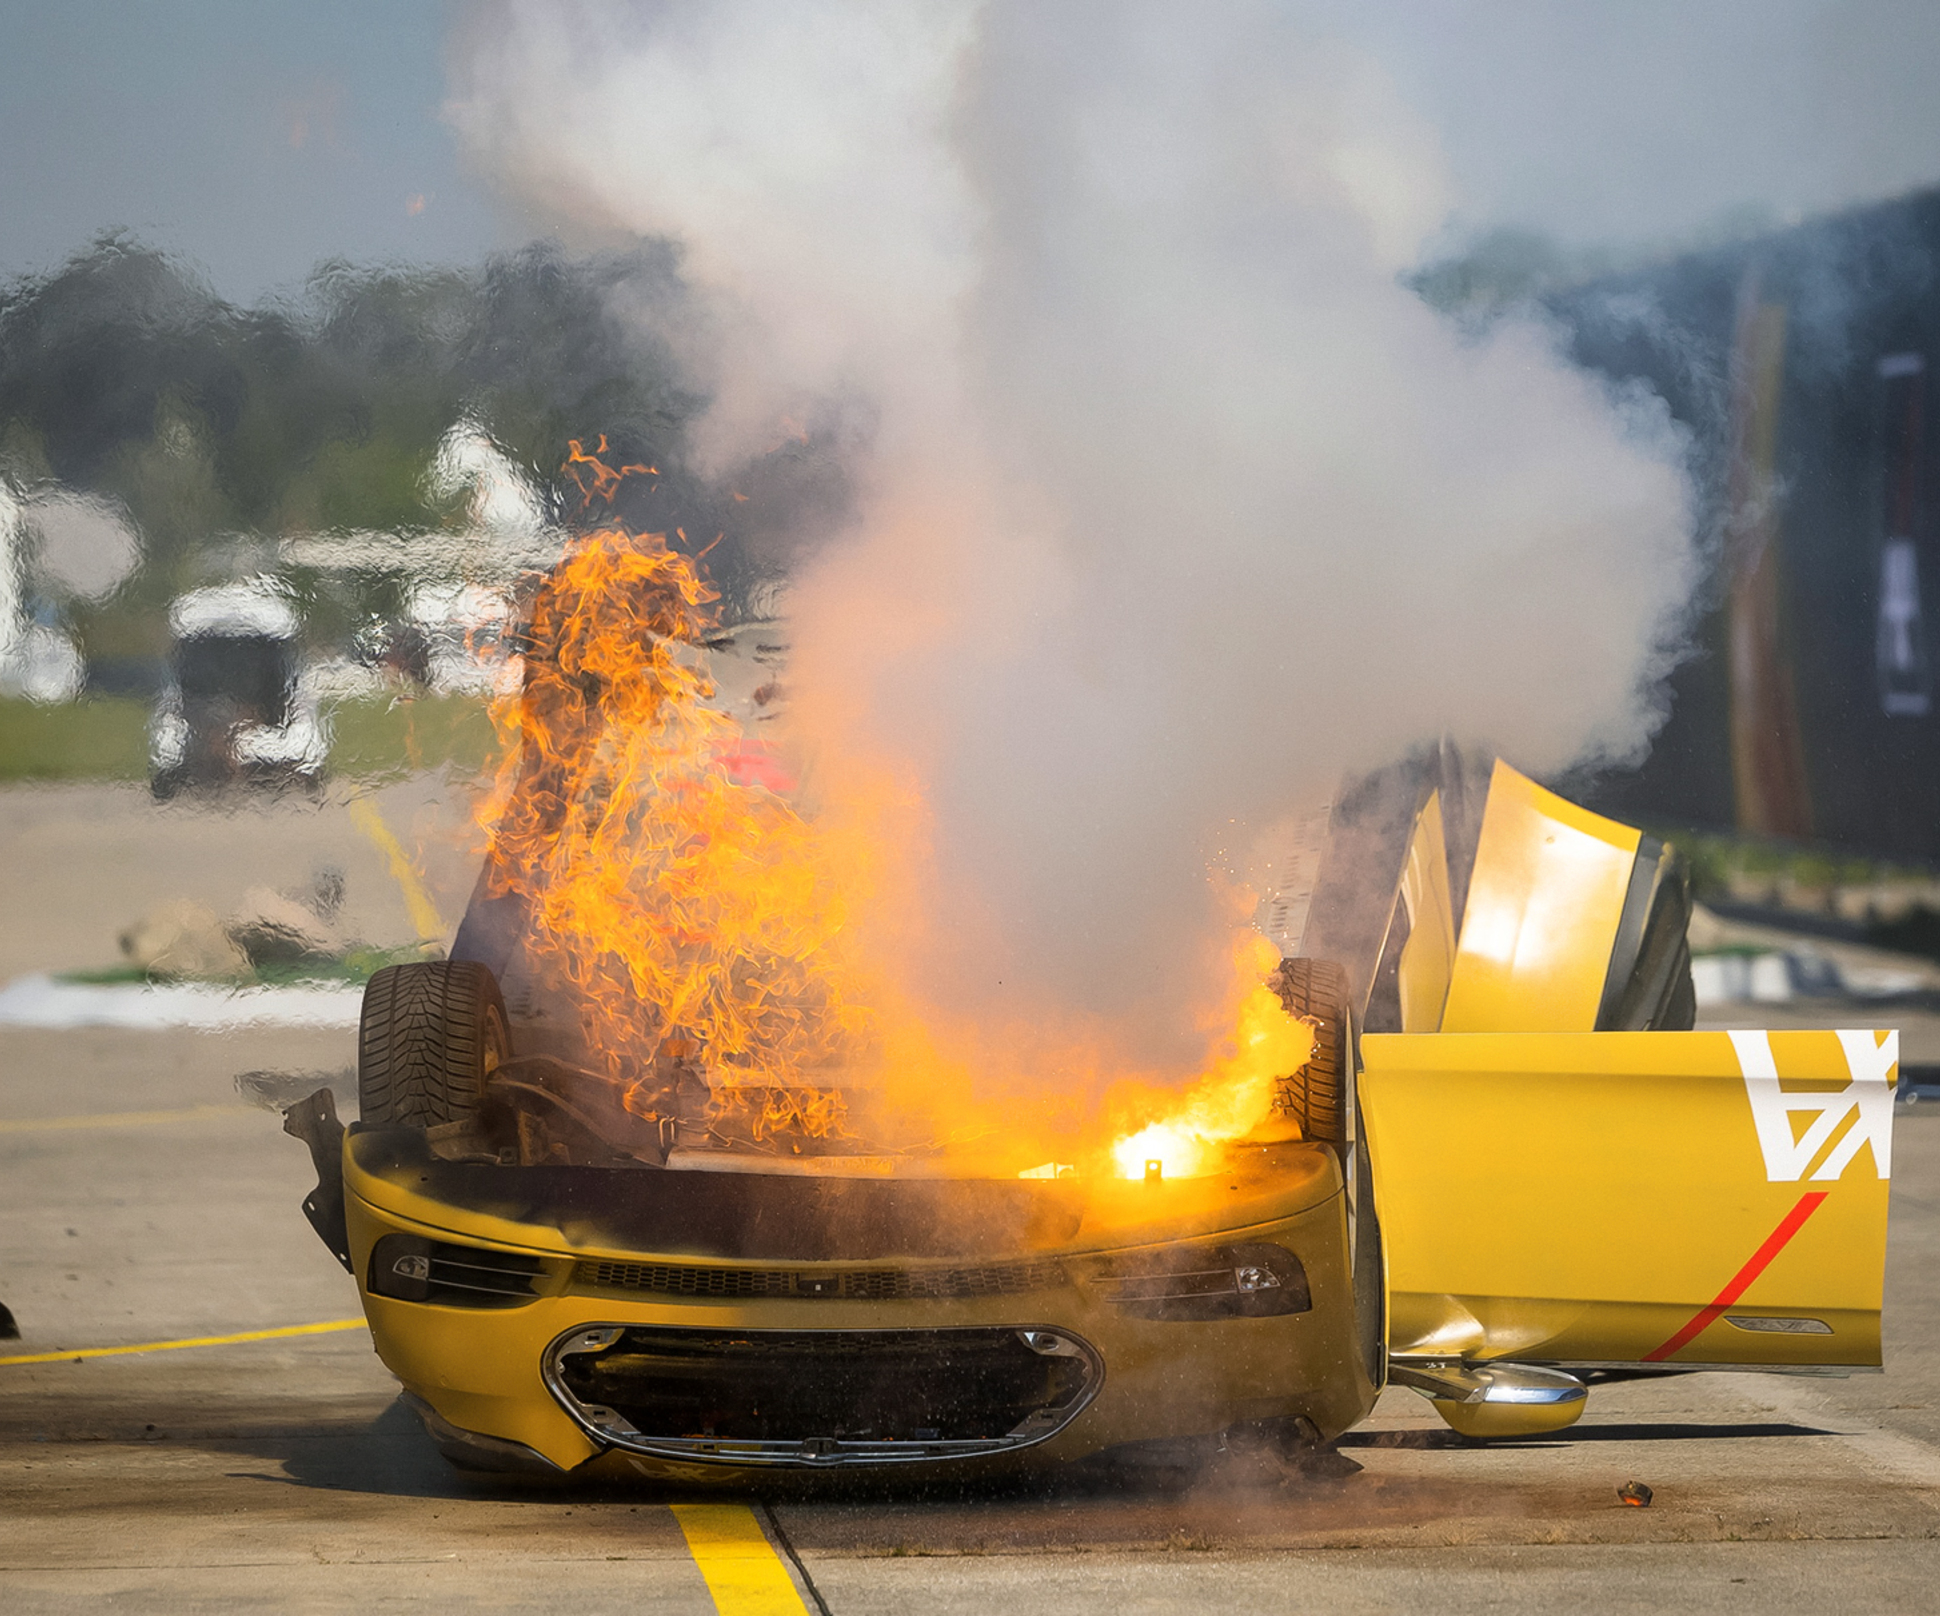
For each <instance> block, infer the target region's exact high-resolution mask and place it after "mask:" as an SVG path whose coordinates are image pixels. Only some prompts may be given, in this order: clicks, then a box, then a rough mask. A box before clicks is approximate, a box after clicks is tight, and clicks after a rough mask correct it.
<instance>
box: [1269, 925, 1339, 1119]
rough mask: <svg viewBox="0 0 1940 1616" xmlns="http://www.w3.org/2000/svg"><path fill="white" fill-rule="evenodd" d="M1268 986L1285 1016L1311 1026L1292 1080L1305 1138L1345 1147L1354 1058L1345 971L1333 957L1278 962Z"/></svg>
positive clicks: (1294, 1099)
mask: <svg viewBox="0 0 1940 1616" xmlns="http://www.w3.org/2000/svg"><path fill="white" fill-rule="evenodd" d="M1273 986H1274V988H1275V990H1276V991H1277V992H1278V993H1279V995H1280V1002H1281V1003H1282V1004H1284V1005H1285V1006H1286V1007H1287V1014H1288V1015H1290V1016H1300V1017H1303V1018H1305V1019H1307V1020H1310V1021H1311V1022H1312V1023H1313V1024H1314V1052H1313V1053H1312V1054H1311V1055H1309V1056H1308V1057H1307V1064H1306V1065H1305V1066H1303V1067H1302V1068H1301V1069H1300V1070H1299V1071H1298V1072H1296V1073H1295V1074H1294V1075H1293V1077H1292V1079H1291V1086H1292V1090H1293V1093H1292V1100H1293V1105H1292V1110H1293V1112H1294V1116H1295V1119H1296V1120H1297V1121H1298V1122H1299V1124H1300V1132H1301V1135H1302V1136H1303V1137H1304V1138H1308V1139H1318V1140H1320V1141H1322V1142H1323V1143H1325V1144H1330V1145H1334V1146H1336V1147H1339V1148H1342V1149H1343V1150H1344V1149H1345V1147H1346V1145H1347V1144H1348V1125H1347V1124H1348V1083H1349V1075H1348V1074H1349V1072H1350V1071H1351V1069H1352V1068H1351V1063H1352V1061H1353V1053H1354V1051H1353V1025H1352V1014H1351V1012H1350V1011H1349V1009H1348V994H1347V972H1346V971H1345V970H1343V969H1342V968H1341V967H1340V966H1339V965H1336V964H1335V963H1334V962H1333V961H1332V960H1317V959H1286V960H1282V961H1280V970H1279V974H1278V975H1277V976H1276V977H1275V978H1274V982H1273Z"/></svg>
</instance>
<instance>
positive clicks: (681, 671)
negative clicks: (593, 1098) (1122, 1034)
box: [485, 439, 1313, 1178]
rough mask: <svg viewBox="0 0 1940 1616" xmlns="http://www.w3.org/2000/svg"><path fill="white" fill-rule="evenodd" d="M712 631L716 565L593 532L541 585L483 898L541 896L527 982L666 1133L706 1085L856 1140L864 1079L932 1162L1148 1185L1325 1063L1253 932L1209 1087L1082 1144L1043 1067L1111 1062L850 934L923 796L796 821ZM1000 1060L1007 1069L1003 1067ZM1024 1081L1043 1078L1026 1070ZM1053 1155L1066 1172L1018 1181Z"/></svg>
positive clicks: (739, 1118)
mask: <svg viewBox="0 0 1940 1616" xmlns="http://www.w3.org/2000/svg"><path fill="white" fill-rule="evenodd" d="M605 450H606V443H605V440H604V439H601V440H600V442H599V444H598V446H597V447H596V448H595V449H594V450H593V451H590V452H589V451H587V450H585V449H584V448H583V447H582V446H581V445H580V444H579V443H577V442H575V443H574V444H573V446H572V455H571V458H570V459H569V460H568V462H567V465H566V468H565V469H566V471H567V473H568V475H570V476H572V477H574V478H575V480H576V481H577V482H578V484H579V487H580V489H581V492H582V494H583V496H584V500H585V508H586V509H587V510H588V511H595V510H596V505H595V502H596V501H597V502H604V503H605V504H606V505H607V506H609V507H610V505H611V502H612V500H613V498H614V495H615V493H616V492H617V490H618V489H619V487H620V486H621V484H622V483H623V482H624V480H625V479H626V478H627V477H628V476H638V475H648V476H651V475H654V474H655V473H654V472H653V470H652V468H650V467H632V466H625V467H620V468H619V469H617V470H614V469H612V468H610V467H609V466H607V464H606V463H605V461H604V460H603V459H602V458H601V456H602V455H603V454H604V452H605ZM704 553H705V552H703V554H704ZM719 629H720V619H719V611H718V596H717V595H716V592H715V591H714V589H713V587H712V586H711V584H710V583H709V582H708V580H707V577H706V574H705V572H704V570H703V569H702V567H701V565H700V558H699V557H697V556H693V555H690V554H688V553H687V552H685V551H684V550H682V549H679V548H675V547H672V546H670V545H669V544H668V543H667V541H666V538H665V536H664V535H660V534H639V533H633V532H629V531H627V530H626V529H625V528H624V527H623V526H621V525H620V524H618V523H617V522H609V523H606V524H604V525H599V526H596V527H595V528H594V529H593V531H590V532H588V533H586V534H584V535H583V536H582V537H580V538H578V539H576V540H575V541H574V543H573V544H572V545H571V547H570V548H569V550H568V552H567V554H566V555H565V556H564V557H563V558H562V560H561V561H560V562H559V564H558V565H557V566H556V567H555V568H554V569H553V570H552V572H551V573H550V574H549V575H548V576H547V577H546V579H545V580H544V582H543V583H542V585H541V586H540V588H539V590H538V592H537V594H536V596H535V598H534V600H533V604H532V611H531V622H530V628H529V632H528V635H527V643H528V649H527V651H526V655H525V659H524V667H525V674H524V688H523V691H522V692H521V693H520V695H519V696H518V697H517V698H516V699H515V700H510V701H508V702H506V703H505V704H504V705H503V706H502V708H501V710H500V711H499V713H498V715H497V716H498V718H499V721H500V724H501V728H502V729H503V730H504V731H505V732H506V737H507V739H508V740H509V741H513V742H515V743H516V744H515V745H511V746H508V748H507V757H508V762H507V764H506V765H505V769H504V771H503V773H502V774H501V777H500V779H499V781H498V783H497V789H496V790H495V792H494V793H493V796H492V799H491V803H490V806H489V809H488V812H487V820H488V834H489V845H490V849H491V857H490V859H489V862H488V865H487V870H488V878H487V883H486V888H485V891H486V894H487V896H494V895H501V894H510V895H516V896H517V897H518V898H519V899H521V900H522V901H523V904H524V906H525V911H526V916H527V924H526V928H525V935H526V938H527V941H526V945H525V958H526V962H527V965H528V967H529V968H530V969H531V970H532V971H533V973H534V975H535V977H537V978H539V979H541V980H542V981H543V982H546V983H550V984H554V985H557V986H560V987H562V988H564V989H566V990H568V992H569V994H570V997H571V999H572V1001H573V1003H574V1004H575V1005H577V1006H578V1008H579V1011H580V1017H581V1022H582V1026H583V1030H584V1033H585V1043H586V1047H587V1049H588V1051H589V1053H590V1055H591V1058H592V1059H593V1060H594V1061H596V1062H597V1063H598V1066H599V1068H600V1070H599V1071H597V1072H596V1073H595V1074H594V1075H595V1076H596V1077H603V1078H604V1080H605V1081H606V1082H608V1083H610V1084H611V1085H612V1090H613V1093H614V1094H615V1095H616V1096H617V1098H618V1100H619V1103H620V1105H621V1106H622V1107H623V1108H624V1112H625V1113H630V1114H631V1115H632V1116H633V1117H635V1118H638V1119H641V1121H642V1122H643V1123H649V1124H660V1123H664V1122H666V1121H667V1120H669V1119H671V1118H673V1117H674V1116H676V1115H677V1114H679V1112H680V1110H681V1105H680V1098H679V1097H680V1095H681V1094H682V1093H683V1092H686V1093H688V1094H690V1095H691V1093H692V1092H693V1089H692V1085H693V1084H694V1083H696V1082H701V1083H704V1084H705V1085H706V1090H707V1094H708V1102H707V1103H708V1108H709V1115H710V1116H711V1117H713V1118H716V1119H725V1118H728V1117H733V1118H734V1119H735V1120H736V1123H737V1125H738V1126H739V1127H740V1128H743V1129H745V1131H746V1132H747V1133H748V1134H749V1135H751V1136H752V1137H753V1138H754V1139H755V1140H762V1139H764V1138H772V1137H773V1136H776V1135H781V1134H785V1135H788V1136H790V1137H797V1136H806V1137H828V1136H831V1135H834V1136H842V1135H845V1134H846V1133H848V1132H849V1123H850V1116H849V1102H848V1100H847V1098H846V1097H845V1095H846V1092H847V1089H846V1088H845V1084H848V1085H850V1086H853V1080H854V1079H855V1078H856V1077H857V1076H858V1074H864V1075H873V1076H874V1077H875V1078H876V1079H878V1080H880V1083H881V1086H883V1087H885V1088H886V1090H887V1091H889V1094H890V1098H891V1100H892V1101H893V1102H894V1104H895V1105H897V1106H900V1107H901V1109H902V1110H903V1112H905V1113H906V1114H907V1115H909V1116H913V1117H918V1118H920V1119H922V1121H923V1125H924V1126H927V1127H929V1128H930V1130H931V1131H930V1135H929V1137H930V1139H931V1142H932V1145H933V1146H935V1147H936V1148H945V1147H947V1148H952V1149H955V1150H957V1151H958V1153H959V1154H960V1155H963V1156H965V1157H966V1158H967V1157H977V1158H978V1159H980V1160H984V1161H991V1158H992V1153H993V1152H995V1154H996V1155H997V1156H1000V1157H1001V1156H1003V1155H1005V1154H1006V1153H1008V1159H1009V1165H1008V1167H1002V1166H997V1165H995V1164H994V1162H993V1163H992V1165H993V1168H994V1170H998V1171H1005V1172H1009V1173H1018V1172H1019V1171H1020V1170H1021V1171H1022V1173H1023V1174H1024V1175H1025V1176H1032V1175H1036V1176H1064V1175H1066V1174H1068V1173H1069V1172H1071V1171H1072V1164H1075V1165H1076V1166H1077V1170H1078V1171H1080V1172H1082V1173H1090V1174H1106V1175H1108V1174H1113V1173H1116V1174H1120V1175H1123V1176H1127V1177H1133V1178H1138V1177H1143V1176H1146V1171H1147V1163H1148V1162H1158V1163H1160V1164H1161V1166H1160V1172H1161V1174H1162V1176H1164V1177H1167V1178H1179V1177H1191V1176H1195V1175H1199V1174H1203V1173H1208V1172H1213V1171H1216V1170H1218V1167H1219V1164H1220V1159H1221V1156H1222V1153H1223V1151H1224V1150H1225V1148H1226V1146H1227V1145H1228V1144H1230V1143H1231V1142H1232V1141H1234V1140H1236V1139H1240V1138H1242V1137H1245V1136H1247V1135H1249V1134H1251V1133H1254V1132H1255V1131H1256V1130H1257V1129H1258V1128H1259V1127H1260V1126H1261V1124H1262V1123H1266V1122H1269V1121H1270V1120H1271V1119H1272V1116H1273V1111H1274V1099H1275V1083H1276V1080H1279V1079H1283V1078H1285V1077H1287V1076H1288V1075H1289V1074H1291V1073H1294V1072H1296V1071H1298V1070H1299V1068H1300V1066H1301V1065H1302V1064H1303V1063H1304V1062H1305V1061H1306V1060H1307V1058H1308V1055H1309V1054H1310V1052H1311V1049H1312V1043H1313V1028H1312V1027H1311V1026H1308V1025H1306V1024H1304V1023H1302V1022H1301V1021H1299V1020H1297V1019H1295V1018H1294V1017H1292V1016H1291V1015H1289V1014H1288V1012H1287V1011H1286V1009H1285V1008H1284V1007H1283V1006H1282V1004H1281V1002H1280V1000H1279V998H1278V996H1277V995H1276V994H1275V993H1274V992H1273V991H1272V989H1271V988H1269V987H1267V986H1266V985H1264V984H1265V980H1266V978H1267V976H1268V974H1269V972H1270V971H1271V970H1272V968H1273V967H1274V966H1275V965H1277V963H1278V954H1277V952H1276V951H1275V950H1274V949H1273V948H1272V946H1271V945H1270V944H1268V943H1267V942H1266V941H1265V939H1264V938H1262V937H1260V936H1259V934H1258V933H1256V932H1248V933H1246V934H1245V937H1244V940H1243V941H1242V942H1240V944H1239V945H1238V946H1237V947H1236V948H1235V949H1234V951H1233V953H1232V956H1231V968H1230V971H1229V973H1228V980H1229V987H1228V991H1227V996H1226V1002H1225V1003H1223V1004H1222V1005H1220V1006H1218V1007H1216V1008H1215V1013H1214V1015H1213V1016H1212V1018H1211V1020H1210V1022H1209V1025H1210V1027H1211V1029H1212V1032H1213V1034H1214V1037H1213V1040H1212V1041H1213V1043H1214V1048H1213V1051H1212V1053H1211V1055H1210V1056H1209V1058H1208V1060H1207V1062H1206V1063H1205V1066H1204V1069H1203V1071H1202V1074H1201V1075H1200V1077H1199V1078H1198V1080H1197V1081H1196V1082H1194V1083H1193V1084H1192V1085H1191V1086H1190V1087H1189V1088H1188V1089H1186V1090H1185V1091H1184V1092H1183V1093H1181V1092H1180V1091H1179V1090H1178V1089H1177V1087H1176V1086H1166V1085H1164V1084H1162V1083H1160V1082H1158V1081H1156V1079H1155V1078H1153V1077H1151V1076H1150V1075H1146V1076H1138V1075H1126V1074H1119V1075H1118V1081H1117V1083H1116V1084H1115V1085H1114V1086H1112V1087H1110V1089H1109V1092H1108V1093H1107V1094H1106V1097H1105V1103H1104V1105H1103V1108H1102V1111H1093V1113H1092V1115H1091V1117H1090V1120H1089V1122H1088V1123H1087V1124H1085V1125H1083V1126H1082V1128H1081V1130H1080V1131H1081V1132H1084V1133H1088V1134H1089V1136H1090V1137H1091V1139H1092V1140H1093V1141H1094V1143H1092V1144H1090V1145H1087V1144H1086V1143H1085V1142H1084V1140H1083V1139H1082V1138H1074V1137H1073V1136H1072V1130H1071V1126H1070V1121H1071V1119H1070V1116H1069V1114H1068V1112H1067V1113H1065V1114H1063V1115H1061V1114H1060V1110H1059V1108H1060V1105H1061V1104H1062V1103H1064V1101H1065V1100H1066V1099H1067V1098H1068V1097H1067V1096H1060V1095H1057V1094H1051V1093H1047V1092H1046V1089H1047V1087H1048V1086H1049V1085H1047V1083H1046V1082H1045V1080H1044V1073H1045V1072H1048V1071H1057V1072H1062V1073H1067V1074H1080V1075H1081V1076H1083V1077H1086V1078H1087V1079H1089V1078H1095V1077H1097V1076H1098V1075H1099V1071H1098V1069H1099V1067H1100V1065H1101V1064H1102V1057H1101V1056H1100V1055H1099V1054H1098V1053H1097V1051H1096V1050H1095V1049H1092V1048H1089V1047H1083V1045H1082V1040H1077V1039H1075V1038H1074V1039H1067V1040H1065V1042H1064V1043H1063V1044H1060V1042H1059V1039H1058V1036H1057V1035H1056V1034H1055V1033H1046V1032H1044V1031H1043V1030H1042V1029H1030V1030H1028V1031H1026V1030H1024V1029H1003V1030H1001V1036H997V1037H992V1036H991V1031H990V1029H975V1030H971V1029H964V1028H960V1027H952V1026H949V1025H948V1024H947V1018H946V1017H945V1016H943V1015H942V1014H940V1013H937V1012H930V1013H928V1014H926V1013H925V1012H924V1011H923V1010H920V1009H918V1008H917V1007H915V1006H913V1005H912V1004H910V1003H909V1002H908V1001H906V1000H904V999H903V998H902V997H901V996H900V995H899V992H898V989H897V987H896V981H895V972H894V970H893V968H892V967H885V966H884V964H883V962H882V961H881V960H880V959H877V960H873V961H872V960H871V959H868V958H865V957H864V954H865V953H866V952H867V950H866V949H863V948H861V947H859V946H858V942H857V939H858V937H859V936H863V935H866V934H868V932H869V928H868V926H867V925H858V924H857V921H858V919H859V917H862V916H863V915H864V913H865V912H866V911H868V910H869V908H870V905H871V903H872V901H873V900H875V899H877V898H879V897H881V896H882V894H881V893H880V892H879V891H878V890H877V889H878V887H879V886H880V884H881V883H882V881H883V880H884V874H885V862H884V860H883V859H882V857H881V856H880V855H881V851H882V849H883V848H884V847H885V846H886V845H891V844H893V843H895V842H896V841H897V840H898V838H899V837H900V839H901V841H903V842H904V843H907V842H908V841H909V840H910V839H911V835H912V831H911V827H913V826H916V825H919V824H920V821H921V803H920V800H919V799H918V796H917V794H915V793H913V792H912V791H911V790H910V788H909V786H908V783H907V782H906V781H903V780H901V779H900V778H899V777H892V776H891V775H890V774H889V773H887V772H885V774H884V776H883V778H881V779H877V780H866V781H862V782H858V781H857V780H853V779H851V780H846V781H845V782H844V786H845V790H846V791H847V792H848V793H849V795H848V797H847V798H845V808H847V809H850V810H853V809H854V807H855V800H856V793H857V792H858V791H862V792H864V794H865V795H866V794H867V793H870V792H873V794H874V795H873V797H872V798H871V801H870V805H869V807H868V810H867V811H865V812H861V813H856V812H853V811H849V812H844V813H840V814H831V815H824V816H821V817H820V818H819V819H818V818H817V817H816V816H812V815H809V814H806V813H804V812H803V811H802V810H801V809H800V808H799V807H798V806H797V805H796V802H797V797H798V790H797V782H798V779H799V772H800V771H799V768H798V765H797V762H796V760H794V759H792V758H791V757H789V756H788V755H787V753H786V749H785V747H779V746H777V745H776V744H775V743H773V742H771V741H769V740H767V739H766V738H765V737H764V738H756V737H751V736H749V735H747V734H745V733H744V732H743V730H742V727H741V725H740V723H739V722H738V721H737V720H736V719H735V718H734V717H732V716H731V715H729V714H728V713H726V712H723V711H720V710H719V709H718V708H717V707H715V706H712V705H709V702H710V699H711V698H712V697H713V695H714V687H713V684H712V682H711V680H710V678H709V674H708V664H707V659H706V654H705V652H704V650H703V644H704V642H705V641H706V640H707V639H708V638H709V637H710V636H712V635H714V634H716V633H718V631H719ZM865 772H866V771H865ZM843 827H847V828H843ZM891 862H893V860H892V861H891ZM904 897H905V898H906V897H907V895H906V894H905V895H904ZM880 907H881V906H880V905H878V908H880ZM878 952H881V950H880V949H878ZM1067 1046H1068V1047H1067ZM1005 1061H1009V1062H1010V1063H1011V1065H1012V1070H1010V1071H1007V1072H1004V1073H1001V1074H999V1073H996V1072H994V1071H993V1068H994V1067H996V1066H998V1065H1001V1064H1003V1063H1004V1062H1005ZM1032 1064H1036V1065H1037V1071H1036V1074H1035V1076H1036V1082H1035V1083H1034V1084H1030V1083H1029V1081H1028V1080H1029V1077H1030V1075H1031V1074H1029V1073H1023V1072H1021V1071H1020V1070H1019V1069H1020V1068H1022V1067H1024V1066H1028V1065H1032ZM996 1075H1001V1076H1005V1077H1011V1078H1022V1079H1023V1081H1022V1082H1021V1083H1019V1082H1013V1083H1012V1084H1011V1085H1010V1088H1011V1091H1012V1094H1013V1096H1014V1094H1015V1093H1016V1092H1017V1091H1018V1089H1019V1088H1020V1086H1023V1087H1029V1089H1030V1092H1032V1093H1034V1094H1035V1095H1037V1096H1038V1097H1039V1099H1038V1103H1037V1104H1036V1105H1035V1106H1033V1107H1030V1108H1020V1107H1018V1106H1017V1105H1016V1104H1015V1101H1014V1098H1013V1099H1012V1100H1010V1101H1000V1100H997V1099H983V1100H980V1099H979V1098H977V1094H976V1091H977V1084H976V1083H975V1082H974V1081H973V1077H987V1076H996ZM1073 1083H1074V1086H1076V1084H1075V1080H1073ZM1000 1086H1001V1085H1000ZM1086 1103H1087V1104H1089V1101H1087V1102H1086ZM616 1114H617V1113H616ZM1101 1124H1103V1125H1102V1126H1101ZM1279 1136H1280V1137H1287V1136H1288V1130H1287V1129H1286V1128H1285V1127H1284V1126H1282V1129H1281V1132H1280V1134H1279ZM1107 1138H1108V1139H1109V1140H1110V1142H1109V1143H1104V1142H1103V1140H1104V1139H1107ZM1047 1154H1048V1155H1049V1156H1050V1157H1051V1161H1050V1162H1049V1163H1048V1171H1047V1170H1046V1169H1044V1168H1032V1167H1028V1166H1025V1165H1024V1164H1026V1163H1030V1162H1032V1161H1043V1159H1044V1157H1045V1156H1046V1155H1047ZM1061 1162H1062V1163H1063V1164H1066V1165H1061Z"/></svg>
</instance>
